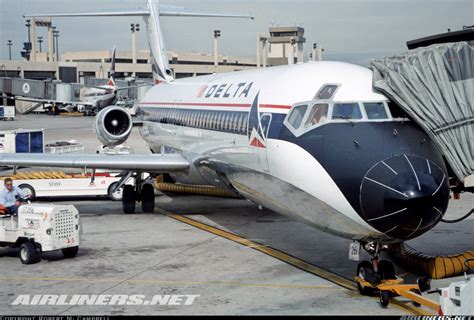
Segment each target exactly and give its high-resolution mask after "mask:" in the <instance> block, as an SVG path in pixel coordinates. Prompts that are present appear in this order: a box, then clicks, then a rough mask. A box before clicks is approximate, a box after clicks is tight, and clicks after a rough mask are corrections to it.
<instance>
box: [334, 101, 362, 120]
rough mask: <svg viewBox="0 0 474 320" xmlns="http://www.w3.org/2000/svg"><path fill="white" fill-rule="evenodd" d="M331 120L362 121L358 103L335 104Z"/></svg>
mask: <svg viewBox="0 0 474 320" xmlns="http://www.w3.org/2000/svg"><path fill="white" fill-rule="evenodd" d="M332 118H333V119H356V120H357V119H362V113H361V112H360V108H359V104H358V103H335V104H334V108H333V111H332Z"/></svg>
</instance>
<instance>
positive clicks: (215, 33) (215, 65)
mask: <svg viewBox="0 0 474 320" xmlns="http://www.w3.org/2000/svg"><path fill="white" fill-rule="evenodd" d="M220 36H221V31H220V30H214V67H215V68H216V69H217V67H218V66H219V60H218V56H217V42H218V39H219V38H220Z"/></svg>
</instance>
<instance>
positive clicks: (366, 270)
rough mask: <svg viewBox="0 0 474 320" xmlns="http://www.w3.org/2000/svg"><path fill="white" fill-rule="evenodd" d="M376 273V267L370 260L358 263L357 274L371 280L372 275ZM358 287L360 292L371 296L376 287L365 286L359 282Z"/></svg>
mask: <svg viewBox="0 0 474 320" xmlns="http://www.w3.org/2000/svg"><path fill="white" fill-rule="evenodd" d="M373 273H374V267H373V266H372V264H371V263H370V262H369V261H362V262H361V263H359V264H358V265H357V274H356V275H357V276H358V277H359V278H361V279H363V280H365V281H368V282H370V281H369V280H370V279H371V278H372V277H371V275H373ZM357 288H358V289H359V292H360V294H362V295H367V296H370V295H372V294H373V293H374V291H375V289H374V288H371V287H365V286H363V285H362V284H360V283H359V282H357Z"/></svg>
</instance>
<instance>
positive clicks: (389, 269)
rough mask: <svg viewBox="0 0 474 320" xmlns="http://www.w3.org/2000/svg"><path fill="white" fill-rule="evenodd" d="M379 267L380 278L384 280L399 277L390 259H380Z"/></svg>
mask: <svg viewBox="0 0 474 320" xmlns="http://www.w3.org/2000/svg"><path fill="white" fill-rule="evenodd" d="M378 269H379V275H380V278H381V279H383V280H390V279H396V278H397V276H396V275H395V268H394V267H393V264H392V263H391V262H390V261H388V260H380V261H379V265H378Z"/></svg>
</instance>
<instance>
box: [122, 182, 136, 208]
mask: <svg viewBox="0 0 474 320" xmlns="http://www.w3.org/2000/svg"><path fill="white" fill-rule="evenodd" d="M135 200H136V195H135V188H134V187H133V186H131V185H128V184H127V185H125V186H123V196H122V209H123V212H124V213H135Z"/></svg>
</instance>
